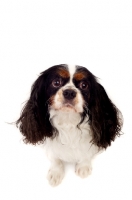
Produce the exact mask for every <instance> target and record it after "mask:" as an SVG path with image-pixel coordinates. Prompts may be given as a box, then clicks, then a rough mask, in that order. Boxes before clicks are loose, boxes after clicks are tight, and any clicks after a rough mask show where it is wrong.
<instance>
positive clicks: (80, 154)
mask: <svg viewBox="0 0 132 200" xmlns="http://www.w3.org/2000/svg"><path fill="white" fill-rule="evenodd" d="M65 117H66V116H65ZM70 117H71V116H67V119H66V118H65V120H64V117H63V116H62V117H55V118H54V119H53V120H52V123H53V125H54V126H55V127H56V128H57V130H58V132H59V133H58V136H56V137H55V138H54V139H48V140H47V147H48V153H49V154H50V156H52V157H55V158H59V159H61V160H64V161H66V162H81V161H82V160H85V159H88V158H90V157H91V156H93V154H94V153H95V152H97V149H96V148H95V145H92V143H91V139H92V137H91V134H90V127H89V125H88V123H87V122H86V120H84V122H83V123H82V124H80V126H79V127H78V126H77V125H78V123H79V120H80V118H77V117H75V118H74V119H73V117H72V119H70Z"/></svg>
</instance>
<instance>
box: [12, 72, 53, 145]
mask: <svg viewBox="0 0 132 200" xmlns="http://www.w3.org/2000/svg"><path fill="white" fill-rule="evenodd" d="M47 74H48V70H46V71H44V72H42V73H41V75H40V76H39V77H38V79H37V80H36V81H35V82H34V84H33V85H32V88H31V95H30V98H29V100H28V101H27V103H26V104H25V106H24V108H23V109H22V112H21V115H20V118H19V119H18V120H17V121H16V125H17V127H19V129H20V132H21V133H22V134H23V136H24V137H25V138H24V141H25V142H26V143H32V144H36V143H38V142H42V141H44V140H45V138H46V137H52V135H53V127H52V125H51V123H50V121H49V113H48V98H47V94H46V85H45V84H46V81H47Z"/></svg>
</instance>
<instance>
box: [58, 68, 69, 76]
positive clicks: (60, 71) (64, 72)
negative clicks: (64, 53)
mask: <svg viewBox="0 0 132 200" xmlns="http://www.w3.org/2000/svg"><path fill="white" fill-rule="evenodd" d="M58 74H59V75H60V76H61V77H63V78H69V77H70V74H69V72H68V71H67V70H65V69H59V70H58Z"/></svg>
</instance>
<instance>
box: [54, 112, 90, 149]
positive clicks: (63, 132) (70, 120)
mask: <svg viewBox="0 0 132 200" xmlns="http://www.w3.org/2000/svg"><path fill="white" fill-rule="evenodd" d="M87 120H88V118H87V119H86V118H85V119H84V121H83V122H82V123H81V124H79V123H80V122H81V115H80V113H77V112H72V111H71V112H62V111H57V110H50V121H51V124H52V125H53V127H55V128H56V129H57V130H58V132H59V134H58V137H57V138H58V139H59V140H60V141H61V143H62V144H66V145H67V144H68V145H70V146H76V145H77V144H78V142H79V140H80V139H81V137H82V136H83V137H84V135H87V134H88V131H90V127H89V125H88V123H86V121H87ZM82 134H83V135H82Z"/></svg>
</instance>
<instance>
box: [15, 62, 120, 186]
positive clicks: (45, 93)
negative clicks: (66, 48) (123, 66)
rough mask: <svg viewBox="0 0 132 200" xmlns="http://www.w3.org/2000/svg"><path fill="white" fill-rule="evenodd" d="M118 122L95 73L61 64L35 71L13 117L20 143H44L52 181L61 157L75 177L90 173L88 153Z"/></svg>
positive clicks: (59, 172) (111, 136)
mask: <svg viewBox="0 0 132 200" xmlns="http://www.w3.org/2000/svg"><path fill="white" fill-rule="evenodd" d="M122 124H123V122H122V115H121V112H120V111H119V109H118V108H117V107H116V106H115V105H114V104H113V102H112V101H111V100H110V98H109V97H108V95H107V93H106V91H105V89H104V88H103V86H102V85H101V84H100V83H99V82H98V80H97V78H96V77H95V76H94V75H93V74H92V73H91V72H90V71H89V70H88V69H87V68H85V67H82V66H77V65H75V66H70V65H66V64H61V65H55V66H52V67H50V68H49V69H47V70H45V71H44V72H42V73H41V74H40V76H39V77H38V78H37V80H36V81H35V82H34V84H33V85H32V88H31V94H30V98H29V100H28V101H27V103H26V104H25V106H24V108H23V110H22V112H21V115H20V117H19V119H18V120H17V121H16V125H17V127H19V129H20V132H21V133H22V134H23V136H24V142H25V143H31V144H34V145H35V144H37V143H45V147H46V149H47V152H48V155H49V158H50V160H51V162H52V164H51V168H50V170H49V172H48V175H47V178H48V181H49V183H50V184H51V185H52V186H57V185H58V184H60V183H61V181H62V179H63V177H64V171H65V170H64V162H70V163H75V172H76V174H77V175H78V176H80V177H81V178H86V177H87V176H88V175H89V174H91V170H92V165H91V162H92V160H93V158H94V157H95V155H97V154H98V153H99V152H101V151H103V150H105V149H106V148H107V147H108V146H110V145H111V142H112V141H114V140H115V138H116V137H117V136H120V135H121V133H120V131H121V128H122Z"/></svg>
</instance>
